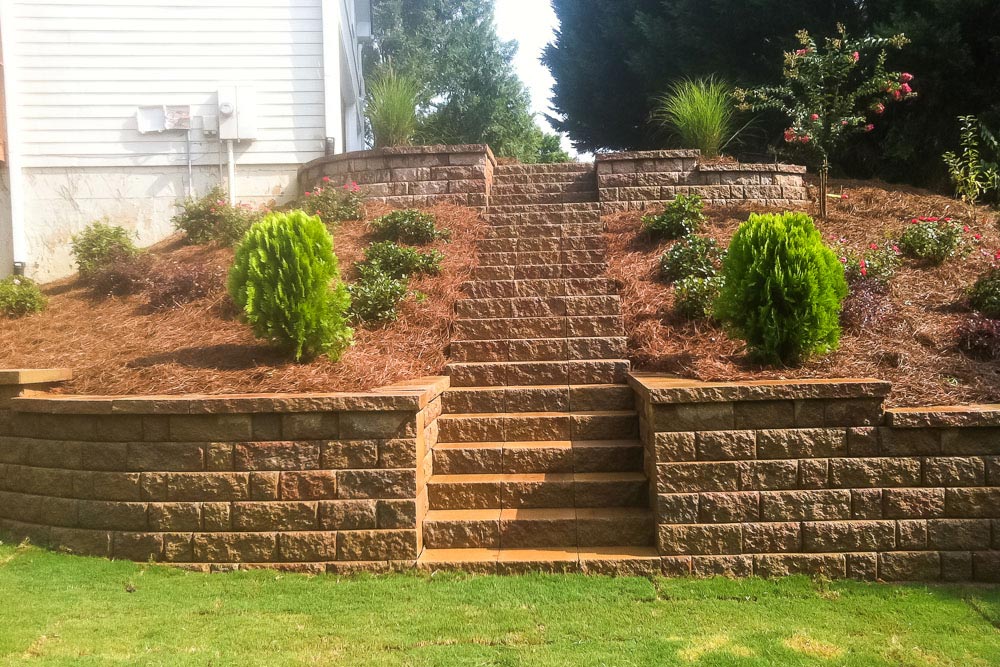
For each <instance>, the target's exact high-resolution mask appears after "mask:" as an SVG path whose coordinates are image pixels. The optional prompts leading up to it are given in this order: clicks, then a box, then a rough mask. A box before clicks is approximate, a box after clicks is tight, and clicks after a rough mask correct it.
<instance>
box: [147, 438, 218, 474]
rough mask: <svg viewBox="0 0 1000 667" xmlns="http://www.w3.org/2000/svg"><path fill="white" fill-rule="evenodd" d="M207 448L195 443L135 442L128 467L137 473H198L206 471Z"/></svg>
mask: <svg viewBox="0 0 1000 667" xmlns="http://www.w3.org/2000/svg"><path fill="white" fill-rule="evenodd" d="M205 448H206V445H205V444H203V443H194V442H134V443H130V444H129V445H128V464H127V465H128V469H129V470H130V471H135V472H147V471H148V472H198V471H201V470H204V469H205Z"/></svg>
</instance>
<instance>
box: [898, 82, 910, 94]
mask: <svg viewBox="0 0 1000 667" xmlns="http://www.w3.org/2000/svg"><path fill="white" fill-rule="evenodd" d="M899 89H900V90H901V91H902V92H903V93H904V94H906V95H909V94H910V93H912V92H913V88H910V84H908V83H904V84H903V85H902V86H900V87H899Z"/></svg>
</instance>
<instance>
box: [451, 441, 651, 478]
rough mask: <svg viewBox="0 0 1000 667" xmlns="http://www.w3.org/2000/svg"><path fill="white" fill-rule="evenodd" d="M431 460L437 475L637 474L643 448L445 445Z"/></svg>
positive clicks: (623, 444) (618, 444)
mask: <svg viewBox="0 0 1000 667" xmlns="http://www.w3.org/2000/svg"><path fill="white" fill-rule="evenodd" d="M433 457H434V472H435V474H440V475H502V474H527V473H569V472H639V471H641V470H642V465H643V448H642V443H641V442H639V441H638V440H576V441H571V440H548V441H543V442H448V443H438V444H437V445H435V446H434V451H433Z"/></svg>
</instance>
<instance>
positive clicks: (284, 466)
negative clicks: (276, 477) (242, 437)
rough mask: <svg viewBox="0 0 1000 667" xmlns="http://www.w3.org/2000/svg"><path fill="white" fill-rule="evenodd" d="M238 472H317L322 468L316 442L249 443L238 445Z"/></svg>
mask: <svg viewBox="0 0 1000 667" xmlns="http://www.w3.org/2000/svg"><path fill="white" fill-rule="evenodd" d="M233 458H234V466H235V469H236V470H315V469H318V468H319V467H320V446H319V443H316V442H249V443H241V444H238V445H236V448H235V451H234V457H233Z"/></svg>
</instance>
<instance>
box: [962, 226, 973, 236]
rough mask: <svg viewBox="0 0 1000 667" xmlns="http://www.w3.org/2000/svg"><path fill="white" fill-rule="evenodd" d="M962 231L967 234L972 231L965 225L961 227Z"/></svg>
mask: <svg viewBox="0 0 1000 667" xmlns="http://www.w3.org/2000/svg"><path fill="white" fill-rule="evenodd" d="M962 231H963V232H965V233H966V234H968V233H969V232H971V231H972V229H971V228H970V227H969V226H968V225H966V226H965V227H962Z"/></svg>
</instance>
